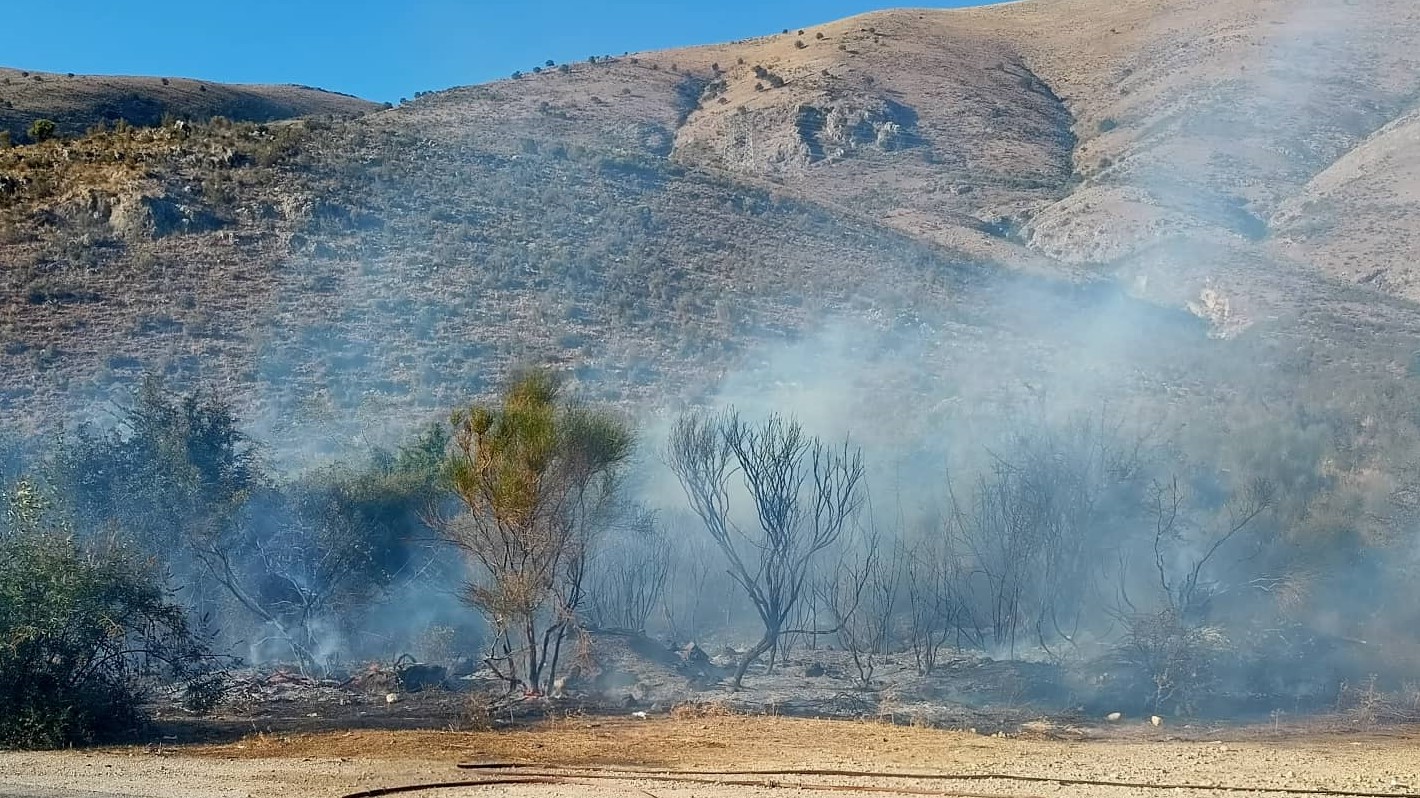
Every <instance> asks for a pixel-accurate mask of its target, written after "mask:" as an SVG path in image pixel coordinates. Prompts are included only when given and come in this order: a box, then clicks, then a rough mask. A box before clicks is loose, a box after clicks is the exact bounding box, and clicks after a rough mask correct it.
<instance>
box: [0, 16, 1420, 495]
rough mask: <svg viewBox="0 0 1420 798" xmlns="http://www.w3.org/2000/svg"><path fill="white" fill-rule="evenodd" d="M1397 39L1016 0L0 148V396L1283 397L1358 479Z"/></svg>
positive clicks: (1139, 405)
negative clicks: (279, 112) (502, 381)
mask: <svg viewBox="0 0 1420 798" xmlns="http://www.w3.org/2000/svg"><path fill="white" fill-rule="evenodd" d="M1417 44H1420V15H1417V13H1416V12H1415V11H1414V10H1413V9H1412V8H1411V7H1410V5H1409V4H1406V3H1404V2H1400V1H1399V0H1377V2H1373V3H1368V4H1366V5H1365V6H1364V7H1362V6H1356V5H1351V4H1348V3H1346V2H1344V0H1305V2H1281V1H1280V0H1266V1H1258V2H1249V3H1245V4H1238V3H1233V2H1227V1H1226V0H1188V1H1187V2H1162V0H1127V1H1126V2H1105V1H1104V0H1027V2H1022V3H1017V4H1010V5H1004V6H994V7H985V8H980V9H971V10H962V11H919V10H905V11H892V12H882V13H874V14H869V15H865V16H861V17H855V18H851V19H847V20H842V21H838V22H832V23H827V24H821V25H815V26H812V27H805V28H803V29H802V32H800V31H798V30H794V31H790V32H789V33H787V34H779V35H774V36H768V37H763V38H758V39H752V40H746V41H740V42H733V43H727V44H720V45H709V46H705V47H698V48H690V49H686V50H678V51H667V52H657V53H644V54H638V55H633V56H626V57H617V58H607V59H598V60H597V61H596V62H594V63H578V64H572V65H566V66H562V67H558V68H552V69H540V70H538V72H537V73H536V74H521V75H520V76H518V77H516V78H510V79H506V80H501V81H497V82H494V83H491V84H487V85H483V86H473V87H465V88H459V89H453V90H450V91H446V92H439V93H435V94H429V95H425V96H423V97H421V98H420V99H417V100H415V101H414V102H411V103H406V104H403V105H401V106H399V107H397V108H393V109H388V110H379V111H375V112H372V113H366V114H363V115H361V116H358V117H356V118H353V119H345V120H333V121H332V120H327V119H319V120H308V121H296V122H279V123H271V124H260V125H253V124H232V123H218V124H215V125H199V126H198V127H197V128H196V129H181V128H174V127H158V128H151V129H139V130H132V131H120V132H107V133H99V134H95V135H90V136H87V137H84V138H80V139H77V140H69V141H65V142H50V143H46V144H43V145H38V146H26V147H16V148H12V149H10V150H4V151H0V260H2V261H3V263H4V264H5V268H4V270H3V272H0V336H3V339H4V347H3V350H0V369H3V370H0V380H3V384H0V409H3V412H4V413H5V414H6V415H8V416H9V417H10V418H11V419H13V420H16V421H19V422H20V423H23V424H27V425H36V424H39V423H41V421H40V420H41V419H43V418H45V417H46V416H47V412H48V411H49V410H51V409H53V408H55V407H61V406H62V407H65V408H66V409H67V410H69V411H72V412H77V413H80V414H92V413H93V412H95V411H94V408H95V407H98V406H101V403H99V400H102V399H103V398H106V397H110V396H113V395H116V394H117V393H120V392H121V391H122V390H123V389H124V387H125V386H126V385H129V384H131V383H132V381H133V380H134V379H136V378H137V377H138V376H140V375H141V374H142V373H144V372H145V371H148V370H158V371H161V372H163V373H166V374H168V375H169V376H170V378H172V379H173V380H175V381H178V382H188V381H204V382H209V383H212V384H216V385H218V386H220V387H221V388H222V389H223V390H228V391H232V392H235V393H237V394H238V395H240V396H242V397H243V398H244V399H245V401H246V402H247V403H248V406H249V408H250V414H251V417H252V418H253V419H254V420H255V423H257V424H258V425H259V426H261V427H262V428H263V429H264V430H268V431H269V430H280V431H290V430H293V429H295V428H297V427H304V428H305V429H308V430H311V429H314V430H318V431H319V432H320V434H321V435H322V436H329V438H330V440H329V441H328V442H324V439H323V442H322V443H320V444H310V445H315V446H317V447H318V448H319V447H321V446H325V445H327V443H328V445H329V446H330V447H336V448H338V447H340V446H343V445H351V444H353V443H356V442H359V441H363V440H367V439H368V437H369V436H370V435H371V434H374V433H372V432H371V431H372V430H375V431H378V430H382V429H386V428H388V427H390V426H392V425H393V426H401V425H403V426H407V424H408V423H412V422H413V421H414V420H415V419H418V418H421V417H425V416H430V415H437V414H441V413H443V412H445V411H446V410H447V408H448V407H449V406H450V405H451V404H453V403H456V402H458V401H460V400H462V399H463V398H466V397H467V396H469V395H470V394H475V393H478V392H481V391H483V390H486V389H487V388H488V387H489V386H490V385H492V384H493V381H494V380H496V378H497V377H498V376H499V375H500V374H501V373H502V372H503V370H505V369H506V368H508V367H509V366H510V365H513V364H516V363H519V362H524V361H529V360H536V361H545V362H552V363H556V364H560V365H562V366H565V368H566V369H568V370H569V372H571V373H572V374H573V375H574V376H575V378H576V380H577V381H578V383H579V384H580V386H581V387H582V388H583V389H584V390H585V391H586V392H587V393H589V394H590V395H593V396H598V397H602V398H608V399H614V400H618V401H624V402H627V403H635V404H641V405H646V406H652V407H662V406H664V405H665V404H666V403H667V402H668V401H676V400H680V399H685V398H704V397H706V396H707V395H709V394H710V393H712V392H714V391H716V390H720V391H721V393H722V395H725V394H726V393H727V392H730V391H731V388H729V387H727V386H751V388H752V389H753V390H759V391H761V392H770V393H773V392H776V391H777V392H779V393H781V394H783V395H784V396H787V397H789V399H788V400H786V401H791V402H793V401H798V402H800V404H799V406H800V407H803V408H807V409H808V410H809V411H811V412H820V413H821V414H824V415H827V414H828V413H829V411H828V410H825V409H824V408H823V403H824V402H825V401H828V400H825V399H824V398H823V397H824V396H827V395H833V396H835V397H837V396H838V395H839V394H842V397H840V398H835V399H833V400H832V402H830V404H833V403H837V404H835V405H834V410H835V412H839V411H841V413H842V414H845V415H846V417H851V418H857V419H859V420H860V421H861V423H862V424H863V425H867V426H874V425H877V426H878V427H881V428H880V429H877V430H876V431H877V432H880V433H881V434H884V435H892V434H897V435H907V434H910V432H909V431H908V430H907V429H905V428H903V427H902V425H898V424H894V423H892V417H893V412H892V410H890V408H892V409H895V408H899V407H900V408H902V409H904V410H906V409H909V408H913V407H923V406H925V407H927V408H929V409H930V412H929V414H928V415H930V416H932V417H944V418H952V419H961V418H970V417H972V416H974V415H976V414H988V413H990V412H991V410H992V408H993V407H999V406H1002V404H1003V403H1005V404H1010V403H1012V402H1019V401H1023V400H1028V399H1029V398H1030V397H1031V396H1032V395H1036V394H1037V393H1038V392H1040V391H1043V390H1046V391H1049V393H1050V395H1052V396H1056V397H1063V396H1069V397H1072V399H1071V401H1076V402H1085V403H1098V402H1099V401H1100V400H1101V399H1102V398H1104V397H1108V398H1109V399H1110V400H1111V401H1115V402H1117V403H1119V404H1122V405H1124V406H1126V407H1131V408H1134V409H1139V410H1140V412H1148V413H1151V414H1158V415H1162V416H1164V417H1167V418H1168V419H1169V420H1170V423H1174V424H1178V425H1185V424H1187V423H1188V421H1189V420H1190V419H1196V418H1199V417H1202V416H1203V415H1204V414H1206V415H1207V416H1208V417H1209V418H1210V419H1211V420H1212V422H1213V423H1212V424H1210V425H1208V427H1209V428H1208V429H1207V430H1203V429H1200V428H1199V427H1193V428H1190V429H1192V430H1194V433H1196V434H1197V435H1199V436H1204V437H1207V436H1215V437H1221V436H1226V435H1227V434H1229V430H1230V429H1238V428H1243V427H1245V426H1246V425H1247V424H1249V423H1251V422H1252V420H1255V419H1256V417H1258V416H1259V415H1267V414H1269V413H1275V412H1278V411H1277V408H1279V407H1281V408H1292V407H1295V406H1298V405H1306V406H1308V407H1312V408H1319V409H1317V410H1316V412H1318V413H1322V414H1326V413H1332V414H1334V416H1328V417H1327V419H1328V420H1327V421H1326V422H1325V423H1326V424H1328V425H1333V426H1334V427H1335V428H1336V429H1338V430H1341V429H1344V430H1345V432H1344V435H1345V436H1346V438H1347V440H1348V441H1353V442H1354V445H1352V444H1348V448H1347V449H1346V452H1345V457H1346V458H1347V462H1348V465H1347V466H1346V467H1347V468H1354V469H1355V471H1356V473H1358V474H1359V473H1362V472H1365V469H1364V468H1363V467H1362V464H1364V463H1366V462H1368V461H1370V460H1371V459H1373V458H1377V457H1379V456H1380V454H1379V452H1380V450H1381V449H1383V448H1385V447H1388V446H1399V445H1402V444H1403V443H1404V442H1405V441H1408V440H1412V439H1413V438H1414V437H1415V436H1416V435H1417V433H1416V429H1415V427H1414V424H1413V422H1412V421H1410V420H1409V416H1408V410H1404V408H1405V407H1406V406H1407V404H1406V403H1407V400H1406V399H1405V397H1406V396H1407V395H1408V394H1409V393H1410V392H1412V391H1413V389H1414V387H1415V386H1414V384H1413V383H1414V381H1415V379H1416V375H1417V374H1420V368H1417V364H1416V363H1415V361H1414V352H1415V351H1416V350H1417V349H1420V346H1417V339H1416V335H1417V331H1420V313H1417V307H1416V306H1415V305H1414V304H1412V300H1414V299H1420V280H1417V279H1415V277H1414V276H1413V275H1411V273H1410V272H1411V270H1413V269H1414V266H1412V265H1411V264H1410V263H1409V262H1408V260H1409V259H1407V256H1406V250H1407V247H1406V242H1413V241H1414V238H1415V236H1416V234H1417V233H1416V231H1417V230H1420V214H1417V213H1415V211H1414V208H1413V206H1410V205H1408V203H1409V194H1408V193H1407V192H1408V191H1410V189H1411V188H1412V187H1411V186H1410V183H1411V182H1413V179H1412V178H1413V175H1410V171H1413V170H1410V169H1409V164H1411V163H1412V162H1413V161H1415V158H1414V157H1412V153H1411V152H1410V151H1411V150H1412V149H1413V148H1414V143H1413V136H1411V135H1409V133H1407V131H1409V130H1410V128H1411V127H1412V126H1413V113H1414V110H1415V108H1416V107H1417V97H1420V64H1417V63H1416V62H1415V60H1414V58H1413V57H1412V54H1413V53H1417V52H1420V49H1417V47H1416V45H1417ZM64 80H65V79H64V78H60V77H52V76H46V80H45V81H44V82H42V83H35V84H34V86H30V85H28V84H26V88H27V89H28V90H29V91H30V92H31V94H30V95H28V96H31V97H36V96H37V97H41V98H45V99H44V102H51V103H58V102H60V101H61V100H62V99H63V98H64V97H65V96H66V95H64V94H62V93H60V92H59V90H58V87H60V86H63V85H64ZM172 84H173V86H172V87H171V88H177V84H178V81H172ZM159 85H161V83H160V84H159ZM11 88H13V87H11ZM41 89H43V91H41ZM227 91H231V92H238V91H239V90H238V89H227V88H224V87H216V86H209V87H208V91H207V92H206V94H214V93H220V92H227ZM234 96H235V95H234ZM300 96H301V97H305V98H307V99H308V100H312V98H315V99H320V98H326V99H328V100H329V101H330V102H331V103H333V105H332V106H325V107H323V110H321V111H319V113H327V112H332V111H336V110H337V109H338V108H339V109H344V110H358V109H357V108H354V107H351V106H349V105H345V103H353V102H354V101H348V100H346V99H344V98H340V97H338V96H333V95H309V94H301V95H300ZM312 101H313V102H314V100H312ZM30 102H35V103H38V102H41V101H40V100H31V101H30ZM291 102H292V103H293V104H295V100H292V101H291ZM16 105H17V106H18V105H19V102H18V101H16ZM73 107H74V108H76V109H77V108H79V107H80V106H79V105H77V104H76V105H74V106H73ZM305 107H306V108H307V109H308V110H307V112H313V111H311V110H310V109H311V108H312V107H311V106H305ZM86 113H90V112H81V111H76V112H75V115H73V116H70V117H66V118H68V119H70V120H72V121H70V122H69V123H68V128H67V129H68V130H69V131H71V132H72V131H76V130H78V129H82V128H85V127H87V125H88V123H89V122H90V121H98V119H96V118H85V114H86ZM96 114H97V117H98V118H102V116H103V112H102V111H98V112H96ZM222 115H223V116H226V117H228V118H229V119H237V118H241V115H240V114H232V113H227V112H223V113H222ZM249 118H250V117H249ZM0 121H4V120H3V118H0ZM6 124H9V123H8V122H6ZM1407 180H1408V181H1410V182H1407ZM1378 269H1384V270H1385V271H1383V272H1380V273H1379V274H1382V275H1384V279H1381V278H1379V277H1375V276H1373V275H1374V274H1377V270H1378ZM826 386H827V387H826ZM751 388H744V389H743V390H744V391H750V390H751ZM741 398H743V397H741ZM760 398H761V399H762V398H763V396H761V397H760ZM839 405H841V406H839ZM879 416H882V417H883V418H882V420H881V421H875V419H877V418H878V417H879ZM1376 419H1386V421H1385V424H1386V425H1388V426H1387V427H1386V429H1385V432H1384V433H1381V432H1379V431H1378V430H1377V429H1376V428H1375V425H1376V424H1377V423H1378V422H1377V421H1376ZM1194 433H1190V434H1194ZM1308 434H1310V433H1308ZM1338 434H1341V433H1338ZM1239 456H1244V455H1239Z"/></svg>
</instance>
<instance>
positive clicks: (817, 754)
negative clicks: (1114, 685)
mask: <svg viewBox="0 0 1420 798" xmlns="http://www.w3.org/2000/svg"><path fill="white" fill-rule="evenodd" d="M1190 736H1191V737H1192V739H1184V738H1182V735H1180V734H1179V733H1178V732H1177V731H1174V730H1170V729H1168V728H1159V729H1156V728H1153V727H1151V726H1148V725H1147V724H1145V725H1142V726H1140V725H1138V724H1130V726H1129V728H1128V729H1126V730H1119V729H1116V730H1115V731H1112V732H1109V733H1108V734H1107V735H1106V736H1105V737H1104V738H1103V739H1096V740H1088V741H1079V740H1076V741H1063V740H1059V739H1049V738H1048V737H1039V736H1038V737H1036V738H1026V737H1021V738H1001V737H982V736H978V735H974V734H971V733H968V732H947V731H936V730H930V729H914V728H903V727H894V726H888V725H883V724H878V723H852V722H829V721H813V720H790V719H784V718H772V717H743V716H693V715H690V716H685V717H680V718H668V719H659V720H657V719H651V720H635V719H626V720H618V719H594V718H576V717H573V718H568V719H564V720H557V721H551V722H547V723H544V724H540V725H537V726H535V727H532V728H528V729H524V730H520V731H512V732H507V731H505V732H480V733H455V732H442V733H440V732H425V733H416V732H338V733H333V734H322V735H292V736H281V737H274V736H267V735H257V736H253V737H250V738H247V739H245V740H243V741H241V742H238V743H233V744H228V745H220V746H207V747H195V748H173V749H158V748H149V749H113V750H103V751H83V752H56V753H43V754H24V753H6V754H0V773H3V774H4V775H0V794H6V795H22V796H31V795H33V796H77V795H81V794H92V793H95V792H97V793H99V794H124V795H136V796H154V797H155V798H157V797H159V796H161V797H163V798H166V796H192V795H221V796H254V797H255V798H268V797H270V798H277V797H278V796H280V797H284V796H332V797H333V796H339V795H342V794H345V793H347V792H351V791H354V790H360V789H371V788H376V787H387V786H395V785H404V784H416V783H432V782H443V781H453V780H461V779H473V778H482V777H486V776H487V775H492V774H479V773H476V772H470V771H460V770H457V769H455V767H454V766H455V765H456V764H457V763H459V762H462V761H482V762H487V761H504V762H521V763H527V764H529V765H530V766H531V767H532V769H531V771H529V772H545V771H546V770H547V769H548V768H551V769H552V770H554V771H556V772H560V773H562V774H563V776H564V777H565V778H566V779H568V780H569V781H570V782H571V783H570V784H562V785H555V786H536V787H533V786H527V787H517V788H511V789H510V788H498V790H497V791H498V794H519V795H522V794H526V795H551V796H563V795H627V794H635V795H645V794H651V795H657V796H659V795H662V794H674V795H701V796H714V797H715V798H718V797H719V796H743V795H775V796H786V798H791V797H792V796H797V795H801V794H802V795H812V794H822V793H821V792H819V791H807V790H800V789H795V788H794V785H796V784H820V785H822V784H852V785H857V786H858V787H860V788H862V787H872V786H876V787H888V788H893V789H908V790H912V789H917V790H955V791H966V792H969V793H972V794H978V795H1000V796H1024V795H1063V796H1076V795H1079V796H1084V795H1100V796H1142V795H1153V794H1158V791H1157V790H1155V789H1149V788H1147V787H1144V786H1135V787H1128V786H1115V787H1102V786H1095V785H1070V784H1063V783H1057V782H1056V781H1055V780H1076V779H1078V780H1102V781H1109V782H1119V783H1126V784H1138V785H1161V784H1167V785H1194V786H1193V787H1189V788H1179V789H1171V790H1169V793H1170V794H1173V795H1182V796H1195V795H1198V796H1202V795H1215V794H1219V791H1218V789H1216V788H1219V787H1223V786H1228V787H1268V788H1273V789H1279V790H1285V788H1304V789H1317V788H1325V789H1336V790H1353V791H1367V792H1384V793H1400V794H1404V793H1406V792H1413V791H1414V785H1415V784H1416V783H1417V780H1420V766H1417V760H1416V759H1415V757H1414V749H1415V746H1416V744H1417V742H1420V738H1417V737H1416V735H1415V733H1414V731H1413V730H1404V729H1401V730H1393V731H1386V732H1375V731H1373V732H1368V733H1364V734H1348V735H1337V734H1335V733H1331V732H1324V731H1313V732H1310V733H1308V732H1305V731H1298V730H1290V731H1287V732H1286V733H1276V732H1272V731H1270V730H1242V731H1237V730H1235V731H1233V732H1231V733H1221V734H1220V735H1219V736H1218V737H1213V738H1206V737H1205V738H1199V737H1197V736H1196V733H1195V734H1194V735H1190ZM579 765H591V766H613V767H615V766H621V767H630V768H632V769H633V770H634V769H638V768H639V769H651V770H653V771H658V772H659V771H695V770H715V771H723V770H764V769H782V768H794V769H836V770H863V771H872V772H876V773H879V774H894V773H895V774H909V775H899V776H889V775H877V776H869V777H848V776H828V775H820V776H807V775H805V776H792V775H784V776H776V777H735V776H726V775H720V776H711V777H704V778H708V779H710V780H711V781H722V782H723V781H731V780H735V779H745V778H748V779H749V780H751V781H764V780H768V781H770V782H772V784H773V785H774V786H773V787H771V786H767V785H766V786H758V787H749V786H731V785H724V784H721V785H719V786H716V785H714V784H704V783H688V784H677V783H673V782H666V781H660V780H651V779H650V778H648V774H645V773H644V772H643V773H629V774H622V775H621V776H618V777H617V778H618V780H613V781H607V780H602V779H589V778H587V776H588V774H587V773H586V772H582V773H580V774H579V772H577V771H575V770H567V768H572V767H575V766H579ZM910 774H919V776H918V777H917V778H914V777H913V776H912V775H910ZM922 774H956V775H969V776H974V777H978V778H974V779H972V780H966V781H940V780H934V779H930V778H923V777H922ZM504 775H506V774H504ZM604 775H605V774H604ZM991 776H1025V777H1038V778H1042V779H1044V781H1043V782H1022V781H1012V780H1008V779H1001V778H991ZM488 792H489V788H481V789H470V790H465V791H463V792H459V791H453V790H450V791H443V792H431V793H429V794H444V795H463V794H467V795H477V794H488ZM868 792H872V790H871V789H869V790H868ZM1244 794H1245V793H1244ZM1281 794H1283V795H1285V794H1287V793H1285V791H1284V792H1282V793H1281Z"/></svg>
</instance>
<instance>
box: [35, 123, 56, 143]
mask: <svg viewBox="0 0 1420 798" xmlns="http://www.w3.org/2000/svg"><path fill="white" fill-rule="evenodd" d="M58 133H59V126H58V125H56V124H55V123H54V122H53V121H52V120H49V119H36V120H35V121H34V122H31V123H30V130H29V137H30V141H32V142H34V143H35V144H38V143H40V142H41V141H49V140H50V139H52V138H54V137H55V135H57V134H58Z"/></svg>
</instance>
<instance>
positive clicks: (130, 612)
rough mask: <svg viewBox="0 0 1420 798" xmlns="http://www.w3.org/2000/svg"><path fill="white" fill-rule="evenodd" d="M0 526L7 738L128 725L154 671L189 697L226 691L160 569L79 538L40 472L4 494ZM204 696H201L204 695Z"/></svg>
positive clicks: (137, 716) (57, 739)
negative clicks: (60, 517)
mask: <svg viewBox="0 0 1420 798" xmlns="http://www.w3.org/2000/svg"><path fill="white" fill-rule="evenodd" d="M7 504H8V508H7V517H6V523H5V527H4V529H3V531H0V705H3V706H4V707H5V711H4V712H0V746H9V747H22V748H49V747H57V746H64V745H72V744H76V743H89V742H94V741H97V740H104V739H113V738H116V737H121V736H123V735H125V734H128V733H130V732H132V731H133V730H135V729H137V728H138V727H140V726H141V725H142V724H143V723H144V722H145V721H146V715H145V712H144V708H143V704H144V702H145V700H146V698H147V688H148V687H150V686H152V685H153V684H155V682H156V680H158V679H172V680H176V681H177V682H179V683H181V684H185V685H186V686H187V687H188V690H189V692H188V695H189V696H190V697H191V698H192V699H193V701H192V703H193V705H194V708H207V707H210V705H211V703H212V702H213V701H214V700H215V698H216V697H218V696H219V695H220V693H221V686H222V685H221V680H220V677H219V676H217V675H214V673H213V672H212V671H211V670H210V669H209V668H208V667H207V666H208V665H209V664H210V662H211V661H212V660H211V658H210V657H209V656H208V654H207V650H206V648H205V646H203V645H202V644H201V642H200V641H199V640H198V639H197V637H196V636H195V635H194V634H193V633H192V632H191V631H190V629H189V627H188V622H187V615H186V613H185V612H184V611H183V609H182V608H181V607H179V606H177V605H176V604H174V603H172V602H171V601H170V600H169V596H168V594H167V593H166V592H165V591H164V590H163V588H162V587H161V582H160V580H159V579H158V578H157V577H156V575H155V574H153V573H152V572H150V571H149V569H147V568H146V567H144V566H143V564H141V563H139V562H137V561H135V560H133V559H131V558H129V557H128V556H127V555H125V554H123V553H121V552H120V551H119V550H118V549H117V548H115V547H112V546H104V545H98V546H94V545H89V546H86V545H82V544H80V543H79V542H77V541H76V540H75V538H74V537H73V536H72V535H69V534H67V532H66V530H65V529H64V528H63V527H62V526H61V525H58V524H55V523H54V522H53V520H52V515H51V514H50V512H49V505H48V503H47V501H46V500H45V499H44V498H43V496H42V495H41V493H40V491H39V490H38V489H36V488H35V487H34V486H33V484H31V483H28V482H23V481H22V482H20V483H19V484H18V485H17V486H16V488H15V489H14V490H13V491H12V492H11V494H10V496H9V497H8V502H7ZM199 705H200V706H199Z"/></svg>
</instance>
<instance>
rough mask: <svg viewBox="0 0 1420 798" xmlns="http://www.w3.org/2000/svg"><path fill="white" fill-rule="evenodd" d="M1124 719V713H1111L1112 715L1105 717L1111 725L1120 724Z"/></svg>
mask: <svg viewBox="0 0 1420 798" xmlns="http://www.w3.org/2000/svg"><path fill="white" fill-rule="evenodd" d="M1123 718H1124V713H1123V712H1111V713H1109V714H1108V715H1105V716H1104V719H1105V720H1107V721H1109V722H1110V723H1118V722H1119V721H1120V720H1121V719H1123Z"/></svg>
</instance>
